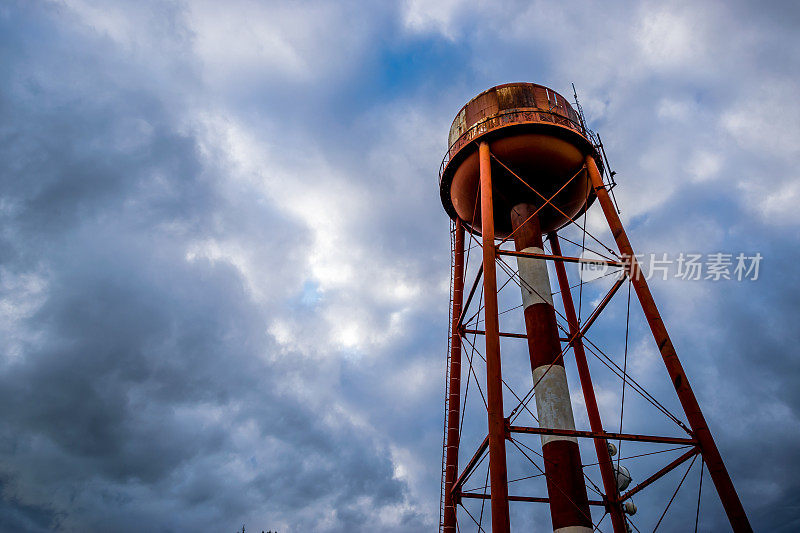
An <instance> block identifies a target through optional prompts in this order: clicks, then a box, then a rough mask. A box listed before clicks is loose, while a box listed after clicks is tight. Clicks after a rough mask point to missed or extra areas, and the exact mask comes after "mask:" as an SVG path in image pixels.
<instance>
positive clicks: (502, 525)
mask: <svg viewBox="0 0 800 533" xmlns="http://www.w3.org/2000/svg"><path fill="white" fill-rule="evenodd" d="M478 156H479V160H480V180H481V236H482V238H483V305H484V311H483V312H484V316H485V322H486V334H485V339H486V397H487V398H486V403H487V407H488V409H487V411H488V418H489V475H490V487H491V491H492V494H491V498H492V500H491V503H492V505H491V508H492V532H493V533H508V531H509V530H510V528H511V524H510V521H509V516H508V473H507V471H506V441H505V439H506V428H505V418H504V417H503V383H502V373H501V370H500V324H499V318H498V309H497V265H496V263H495V260H496V258H495V248H494V206H493V204H492V166H491V154H490V152H489V145H488V144H487V143H486V142H485V141H484V142H481V143H480V146H479V148H478Z"/></svg>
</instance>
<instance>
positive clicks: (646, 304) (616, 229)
mask: <svg viewBox="0 0 800 533" xmlns="http://www.w3.org/2000/svg"><path fill="white" fill-rule="evenodd" d="M586 167H587V169H588V170H589V178H590V179H591V180H592V186H593V187H594V190H595V192H596V193H597V200H598V201H599V202H600V206H601V207H602V208H603V213H604V214H605V216H606V220H607V221H608V225H609V227H610V228H611V233H612V234H613V235H614V239H615V240H616V242H617V247H618V248H619V251H620V252H621V253H622V254H623V257H626V258H627V259H628V260H629V261H630V263H629V265H630V272H633V273H635V274H634V275H632V276H631V278H632V279H631V282H632V283H633V288H634V290H635V291H636V297H637V298H638V299H639V303H640V304H641V306H642V310H643V311H644V315H645V317H646V318H647V323H648V324H649V326H650V331H651V332H652V333H653V337H654V338H655V341H656V344H657V345H658V349H659V351H660V352H661V358H662V359H663V360H664V365H665V366H666V367H667V372H668V373H669V377H670V379H671V380H672V384H673V385H674V386H675V390H676V391H677V393H678V399H679V400H680V402H681V407H682V408H683V412H684V413H685V414H686V418H687V420H688V421H689V425H690V426H691V428H692V434H693V435H694V437H695V438H696V439H697V441H698V443H699V445H700V450H701V452H702V454H703V458H704V459H705V462H706V466H707V467H708V472H709V474H710V475H711V479H712V480H713V482H714V486H715V487H716V489H717V494H719V498H720V500H721V501H722V506H723V507H724V508H725V512H726V513H727V515H728V520H729V521H730V523H731V526H732V527H733V530H734V531H735V532H737V533H738V532H750V531H752V530H753V528H752V527H751V526H750V521H749V520H748V519H747V514H746V513H745V511H744V507H743V506H742V502H741V501H740V500H739V495H738V494H736V489H735V488H734V486H733V482H732V481H731V477H730V475H729V474H728V470H727V469H726V468H725V464H724V463H723V462H722V456H721V455H720V453H719V450H718V449H717V445H716V443H715V442H714V438H713V437H712V436H711V431H709V429H708V424H707V423H706V420H705V417H704V416H703V413H702V411H701V410H700V405H699V404H698V403H697V398H695V396H694V392H693V391H692V388H691V386H689V380H688V378H687V377H686V374H685V373H684V371H683V367H682V366H681V362H680V360H678V355H677V354H676V353H675V347H674V346H673V345H672V341H671V340H670V338H669V335H668V334H667V328H666V327H665V326H664V322H663V321H662V320H661V316H660V315H659V313H658V309H657V308H656V304H655V301H654V300H653V295H652V294H651V293H650V288H649V287H648V286H647V281H646V280H645V279H644V276H641V275H640V272H641V271H640V270H639V265H638V262H637V261H636V257H635V256H634V255H633V248H632V247H631V243H630V241H629V240H628V236H627V235H626V234H625V230H624V229H623V227H622V222H621V221H620V219H619V215H617V211H616V209H614V205H613V203H612V202H611V198H609V195H608V191H606V188H605V184H604V183H603V179H602V177H601V176H600V171H599V170H598V169H597V164H596V163H595V161H594V158H592V156H590V155H587V156H586Z"/></svg>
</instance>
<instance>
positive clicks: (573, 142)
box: [440, 83, 595, 237]
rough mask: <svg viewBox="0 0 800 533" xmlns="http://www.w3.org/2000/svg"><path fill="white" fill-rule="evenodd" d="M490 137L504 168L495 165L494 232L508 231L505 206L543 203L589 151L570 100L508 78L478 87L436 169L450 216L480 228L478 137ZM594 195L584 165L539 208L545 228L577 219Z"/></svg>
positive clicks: (562, 224) (451, 133)
mask: <svg viewBox="0 0 800 533" xmlns="http://www.w3.org/2000/svg"><path fill="white" fill-rule="evenodd" d="M483 140H485V141H487V142H488V143H489V147H490V150H491V152H492V154H493V155H494V156H496V157H497V159H499V160H500V161H502V162H503V163H504V164H505V165H506V166H507V167H508V168H509V169H511V171H513V173H514V174H516V175H517V176H519V177H520V178H522V179H523V180H525V182H526V183H523V182H522V181H520V180H519V179H517V178H516V177H514V176H513V175H512V174H511V173H510V172H508V170H507V169H506V168H504V167H503V166H502V165H499V164H497V162H495V163H494V164H493V165H492V167H493V168H492V175H493V179H492V181H493V189H494V191H495V194H494V201H495V208H494V214H495V234H496V235H497V236H499V237H502V236H504V235H507V234H508V233H510V232H511V220H510V217H509V213H510V212H511V208H512V207H514V205H516V204H518V203H521V202H524V203H527V204H531V205H534V206H537V207H538V206H541V205H542V204H544V203H545V202H544V200H543V199H542V196H544V197H545V198H550V197H551V196H552V195H553V194H555V193H556V192H557V191H558V190H559V189H560V188H561V187H562V186H563V185H564V183H565V182H566V181H567V180H569V179H570V178H571V177H572V176H573V175H575V174H576V173H577V172H578V171H579V170H580V169H581V168H582V167H583V164H584V158H585V156H586V155H587V154H594V153H595V150H594V148H593V146H592V143H591V142H589V140H588V139H587V137H586V133H585V129H584V127H583V125H582V124H581V121H580V118H579V117H578V114H577V113H576V112H575V110H574V109H573V108H572V106H570V104H569V103H568V102H567V100H566V99H565V98H564V97H563V96H561V95H560V94H558V93H556V92H555V91H553V90H551V89H548V88H547V87H544V86H541V85H536V84H533V83H509V84H505V85H498V86H497V87H493V88H491V89H489V90H487V91H484V92H482V93H481V94H479V95H478V96H476V97H475V98H473V99H472V100H470V101H469V103H467V105H465V106H464V107H463V108H462V109H461V111H460V112H459V113H458V115H457V116H456V118H455V120H454V121H453V125H452V126H451V128H450V135H449V149H448V152H447V154H446V156H445V160H444V161H443V163H442V170H441V173H440V194H441V198H442V204H443V205H444V208H445V210H446V211H447V213H448V214H449V215H450V216H451V218H456V217H458V218H461V219H462V220H463V221H464V222H465V224H466V225H467V228H468V229H470V230H472V231H478V232H479V231H480V220H481V214H480V202H478V195H477V193H478V189H479V168H478V153H477V152H478V150H477V144H478V142H477V141H483ZM593 200H594V192H593V191H592V188H591V184H590V182H589V178H588V175H587V174H586V173H585V172H582V173H581V174H580V175H579V176H577V177H575V178H574V179H573V180H572V181H571V182H570V183H569V185H567V186H566V187H564V189H563V190H561V192H559V193H558V194H557V195H556V196H555V198H553V200H552V201H551V202H552V203H553V204H554V205H555V206H556V207H557V209H556V208H554V207H552V206H550V205H546V206H545V207H543V208H542V209H541V211H540V212H539V213H538V217H539V221H540V225H541V228H542V231H543V232H545V233H546V232H548V231H553V230H555V229H558V228H560V227H562V226H564V225H565V224H567V223H568V222H569V218H567V217H570V218H573V219H574V218H575V217H576V216H577V215H579V214H580V213H581V212H582V211H583V210H584V209H585V208H586V207H587V206H588V205H589V204H590V203H591V202H592V201H593Z"/></svg>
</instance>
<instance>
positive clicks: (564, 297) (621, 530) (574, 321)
mask: <svg viewBox="0 0 800 533" xmlns="http://www.w3.org/2000/svg"><path fill="white" fill-rule="evenodd" d="M547 237H548V239H549V240H550V247H551V248H552V252H553V255H564V254H562V253H561V244H560V243H559V242H558V235H557V234H556V232H554V231H553V232H550V233H549V234H548V236H547ZM553 266H554V267H555V270H556V277H557V278H558V288H559V290H560V291H561V301H562V302H563V304H564V315H565V316H566V317H567V322H568V323H569V336H570V338H574V340H573V342H572V351H573V352H574V353H575V363H576V365H577V366H578V377H579V378H580V381H581V390H582V391H583V399H584V402H585V403H586V412H587V414H588V416H589V427H591V428H592V431H593V432H595V433H603V432H604V431H603V422H602V420H601V419H600V410H599V409H598V408H597V398H596V396H595V394H594V385H593V384H592V375H591V374H590V373H589V364H588V362H587V361H586V352H585V351H584V349H583V339H582V338H581V337H580V336H579V335H578V332H579V331H580V325H579V324H578V315H577V314H576V313H575V304H574V302H573V301H572V292H571V291H570V289H569V278H567V269H566V267H565V266H564V263H563V262H562V261H553ZM592 440H593V441H594V448H595V452H596V453H597V461H598V463H599V466H600V475H601V477H602V479H603V489H604V490H605V492H606V499H607V500H608V513H609V514H610V515H611V525H612V526H613V528H614V533H625V518H624V516H623V515H622V509H621V507H620V504H619V491H618V490H617V482H616V476H615V475H614V470H613V466H612V464H611V456H610V455H609V453H608V444H607V441H606V440H605V439H592Z"/></svg>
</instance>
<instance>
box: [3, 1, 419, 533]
mask: <svg viewBox="0 0 800 533" xmlns="http://www.w3.org/2000/svg"><path fill="white" fill-rule="evenodd" d="M2 24H3V25H4V28H3V30H2V31H1V32H0V33H1V34H2V39H3V41H4V42H3V50H4V57H5V61H4V69H3V71H4V74H3V77H4V80H3V83H2V85H1V86H0V91H2V92H0V113H1V114H2V123H3V127H2V144H1V145H0V150H2V152H1V154H0V161H2V165H3V167H2V171H1V173H2V176H3V180H2V195H3V213H2V218H3V227H4V228H5V230H4V232H3V235H2V254H3V266H2V277H3V280H4V286H5V288H6V289H7V292H6V296H10V295H11V292H12V289H13V287H12V286H13V285H14V283H15V282H14V280H18V279H20V278H24V277H25V276H27V277H29V278H31V277H32V278H33V279H34V282H33V283H34V285H37V286H40V288H39V289H31V290H30V291H28V293H25V294H22V295H21V296H20V299H21V300H25V299H28V298H33V299H35V298H38V297H39V296H38V295H40V296H41V301H40V302H38V303H37V304H36V305H34V307H35V309H34V310H32V311H31V312H29V313H28V314H24V313H19V314H17V315H16V316H15V318H16V320H15V322H14V324H13V327H14V329H15V331H16V332H17V334H18V336H19V338H20V339H21V340H20V341H19V342H18V343H17V345H16V346H15V347H12V346H11V344H12V343H11V342H8V343H6V345H5V351H6V353H5V354H4V357H3V364H2V373H1V374H0V412H1V414H0V420H2V422H0V480H2V489H3V491H2V494H3V504H2V507H0V524H2V525H3V528H4V530H16V531H21V530H29V531H39V530H46V529H51V528H55V529H63V530H66V531H142V530H148V531H177V530H186V529H193V530H205V529H206V528H209V527H211V528H213V529H215V530H218V529H224V528H229V529H231V530H232V529H233V528H235V527H238V526H239V525H240V523H241V522H242V521H245V520H246V519H247V517H253V518H254V517H255V516H254V514H253V509H254V508H258V509H259V512H258V514H260V516H258V519H259V520H260V521H261V522H263V526H264V527H280V526H281V525H284V524H286V523H287V522H286V521H287V520H289V519H291V520H292V523H293V524H294V527H303V528H306V529H326V528H330V527H334V528H336V529H340V528H344V529H347V530H358V529H360V528H362V527H365V524H367V523H369V521H370V520H369V514H370V512H372V510H373V509H376V508H378V509H379V508H382V507H384V506H392V505H395V504H397V503H398V502H399V503H402V501H403V499H404V491H405V488H404V487H403V485H402V484H401V483H400V482H398V481H396V480H395V479H394V477H393V466H392V464H391V462H390V461H389V460H388V459H387V455H386V454H387V452H386V450H385V444H384V443H378V442H376V441H374V440H373V439H372V438H371V437H370V436H369V435H367V434H363V435H362V436H361V437H360V438H359V439H356V440H354V439H353V438H352V436H353V434H354V433H356V432H358V431H359V430H358V429H356V428H354V427H353V426H352V422H351V421H348V420H347V419H343V418H340V417H336V416H333V417H331V413H330V412H328V413H326V408H330V406H329V405H326V403H325V402H324V401H322V399H320V398H317V397H313V396H312V397H308V398H304V397H303V396H305V391H304V390H302V389H301V390H295V389H293V387H292V386H289V385H288V383H289V381H290V380H292V379H294V380H296V382H297V383H300V384H302V383H304V382H309V383H313V382H314V381H315V380H317V379H318V378H319V372H330V371H331V370H334V371H335V369H334V368H330V365H327V364H326V363H324V362H323V363H322V364H320V365H316V366H314V365H311V364H308V363H304V362H303V360H302V359H300V358H298V359H297V360H293V359H292V357H291V354H289V355H287V356H286V357H276V356H275V354H276V353H277V352H279V349H278V348H277V347H276V346H275V344H274V342H273V341H272V339H271V337H270V335H269V334H268V333H267V332H266V327H265V323H266V322H267V321H268V319H269V316H270V314H272V313H275V312H279V311H278V310H277V309H275V308H269V307H267V308H265V307H262V306H258V305H255V304H253V302H252V296H251V294H250V292H249V291H248V290H247V288H246V286H245V282H244V281H243V279H242V276H241V273H240V272H239V271H238V270H237V269H236V268H234V267H233V266H231V265H230V264H229V263H226V262H217V261H213V260H210V259H206V258H202V257H201V258H195V259H194V260H192V261H189V260H188V259H187V244H190V243H191V242H195V241H202V240H203V239H208V238H215V237H219V236H225V235H227V234H229V232H243V233H245V234H246V237H247V239H253V241H252V242H253V243H254V242H256V241H259V240H262V242H263V241H266V240H267V239H269V242H270V243H271V246H275V247H281V246H285V245H286V244H287V243H286V242H283V241H282V240H281V238H280V237H279V238H277V239H276V238H274V236H273V235H274V232H275V230H276V228H281V232H285V233H286V234H292V235H293V236H294V238H295V239H297V238H300V239H301V240H302V238H303V237H302V235H303V231H302V229H301V228H297V227H295V226H294V225H293V223H292V222H291V221H289V220H286V219H285V218H284V217H282V216H281V215H280V214H279V213H278V212H277V211H276V210H274V209H272V208H271V207H270V206H269V205H263V204H262V205H259V206H258V208H257V210H256V209H255V208H251V207H250V206H240V207H239V208H238V209H237V210H236V211H235V212H231V211H227V210H228V209H229V208H230V204H231V203H234V204H235V203H238V202H240V201H241V195H242V194H243V193H242V192H240V191H229V190H222V188H221V187H222V186H221V185H220V183H221V182H223V181H224V180H222V179H220V176H221V175H220V173H221V172H223V171H222V170H221V169H220V168H218V167H215V166H214V165H213V161H212V163H209V159H208V158H205V159H204V158H203V157H201V155H200V147H199V145H198V141H197V139H196V137H195V134H194V132H192V131H191V130H188V131H187V129H186V128H180V127H178V126H177V125H176V121H177V119H176V113H180V108H179V106H178V104H177V103H176V102H175V101H170V100H164V99H163V98H162V96H161V95H159V94H158V93H157V92H155V89H156V88H155V87H153V86H152V85H151V84H150V83H148V79H147V76H146V75H144V72H146V69H145V68H144V67H142V66H141V65H139V66H137V64H136V63H135V62H134V63H133V64H129V61H130V57H127V58H126V57H124V56H123V55H117V54H114V53H109V51H108V50H107V49H104V48H106V47H107V46H108V42H107V41H106V40H104V39H102V38H92V37H86V36H85V35H84V34H81V33H77V32H71V31H69V30H68V29H64V27H62V26H61V25H60V24H57V11H56V12H48V10H47V9H46V8H45V7H44V6H38V7H36V6H25V7H22V6H17V10H15V12H14V13H13V16H9V15H8V14H6V16H4V17H3V18H2ZM139 69H141V70H139ZM137 70H139V71H138V72H137ZM173 81H174V82H175V83H176V84H180V83H190V82H191V81H192V80H191V79H188V80H187V79H177V78H176V79H175V80H173ZM278 261H279V258H277V257H270V256H266V257H264V258H263V262H262V266H263V267H264V268H265V270H264V272H263V273H262V275H264V276H267V277H269V276H271V275H283V274H284V272H283V270H282V269H284V268H285V267H284V266H282V265H281V264H279V262H278ZM23 292H24V291H23ZM21 303H23V304H24V301H21ZM15 354H16V355H15ZM243 428H245V429H243ZM365 502H366V503H365ZM364 505H367V507H364ZM320 513H332V515H330V516H328V517H323V516H321V514H320ZM325 520H328V521H329V525H324V524H325ZM415 520H417V518H416V514H415V513H414V512H413V511H409V512H408V513H407V517H406V519H405V521H406V522H407V523H409V524H412V525H413V524H414V523H415V522H414V521H415ZM320 521H322V522H320Z"/></svg>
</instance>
